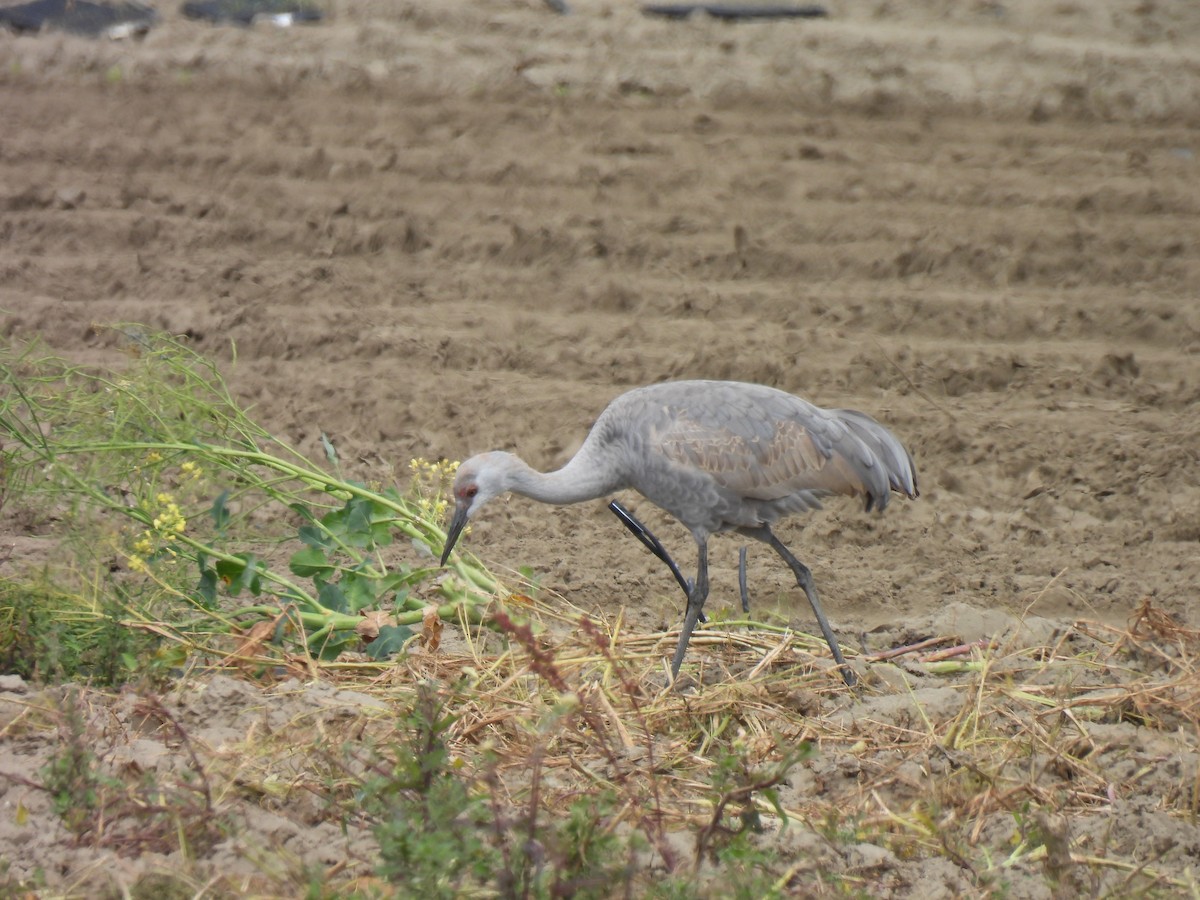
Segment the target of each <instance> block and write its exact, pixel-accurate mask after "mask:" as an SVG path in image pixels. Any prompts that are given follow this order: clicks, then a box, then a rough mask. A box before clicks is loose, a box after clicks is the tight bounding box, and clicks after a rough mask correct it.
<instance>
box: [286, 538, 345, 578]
mask: <svg viewBox="0 0 1200 900" xmlns="http://www.w3.org/2000/svg"><path fill="white" fill-rule="evenodd" d="M288 568H289V569H291V571H292V574H293V575H297V576H299V577H300V578H312V577H314V576H317V575H328V574H329V573H330V572H333V571H334V569H335V568H336V567H335V566H334V565H333V563H331V562H330V561H329V558H328V557H327V556H326V555H325V551H324V550H322V549H321V548H320V547H313V546H308V547H305V548H304V549H303V550H297V551H296V552H295V553H293V554H292V558H291V559H290V560H288Z"/></svg>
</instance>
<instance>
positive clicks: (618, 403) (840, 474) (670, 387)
mask: <svg viewBox="0 0 1200 900" xmlns="http://www.w3.org/2000/svg"><path fill="white" fill-rule="evenodd" d="M625 489H633V490H636V491H637V492H638V493H640V494H641V495H642V496H644V497H645V498H646V499H647V500H649V501H650V502H652V503H654V504H655V505H656V506H659V507H661V508H662V509H664V510H666V511H667V512H668V513H670V514H671V515H672V516H674V517H675V518H676V519H678V520H679V521H680V522H681V523H683V525H684V526H686V527H687V528H688V530H689V531H691V533H692V537H693V538H694V539H695V541H696V545H697V547H698V550H699V561H698V566H697V574H696V578H695V580H694V581H693V582H692V590H691V592H690V593H689V595H688V605H687V613H686V614H685V617H684V626H683V631H682V633H681V634H680V639H679V645H678V647H677V648H676V651H675V657H674V659H673V660H672V665H671V670H672V677H675V676H677V675H678V673H679V667H680V665H681V664H682V662H683V657H684V653H685V651H686V650H687V644H688V641H689V639H690V637H691V632H692V629H693V628H694V627H695V625H696V621H697V619H698V618H699V616H700V613H701V610H702V608H703V606H704V601H705V599H706V597H707V595H708V538H709V536H710V535H713V534H717V533H719V532H723V531H736V532H738V533H740V534H744V535H746V536H748V537H752V538H755V539H756V540H760V541H762V542H764V543H766V544H769V545H770V546H771V547H772V548H773V549H775V551H776V552H777V553H779V555H780V556H781V557H782V558H783V559H784V561H785V562H787V564H788V566H789V567H791V569H792V571H793V573H794V574H795V576H796V581H797V583H798V584H799V586H800V587H801V588H803V590H804V592H805V594H806V595H807V597H808V599H809V602H810V603H811V604H812V607H813V611H814V613H815V614H816V616H817V621H818V622H819V624H820V625H821V629H822V632H823V633H824V635H825V639H826V641H827V642H828V643H829V646H830V650H831V651H832V653H833V656H834V658H835V659H836V660H837V662H838V664H839V666H840V667H841V669H842V673H843V676H844V677H845V678H846V680H847V683H852V681H853V677H852V675H851V672H850V670H849V667H848V666H846V663H845V660H844V659H843V658H842V654H841V651H840V650H839V648H838V645H837V640H836V638H835V637H834V635H833V631H832V629H830V627H829V624H828V621H827V620H826V618H825V614H824V611H823V610H822V609H821V605H820V602H819V601H818V599H817V594H816V590H815V588H814V587H813V584H812V573H811V572H810V571H809V570H808V568H807V567H806V566H804V564H803V563H801V562H800V561H799V560H797V559H796V558H795V557H794V556H793V555H792V554H791V553H790V552H789V551H788V549H787V548H786V547H785V546H784V545H783V544H782V543H781V542H780V541H779V539H778V538H776V537H775V535H774V533H773V532H772V531H771V526H772V525H773V524H774V523H775V522H776V521H777V520H778V519H780V518H782V517H783V516H787V515H792V514H795V513H799V512H804V511H806V510H811V509H819V508H820V507H821V500H822V498H824V497H827V496H830V495H834V494H843V495H848V496H852V497H859V498H861V499H862V500H863V503H864V506H865V508H866V509H867V510H873V509H874V510H882V509H883V508H884V507H886V506H887V503H888V500H889V498H890V495H891V492H892V491H896V492H898V493H901V494H904V495H905V496H907V497H910V498H916V496H917V493H918V492H917V477H916V471H915V468H914V466H913V462H912V457H911V456H910V455H909V453H908V451H907V450H906V449H905V448H904V446H903V445H902V444H901V443H900V441H899V440H897V439H896V437H895V436H894V435H893V434H892V433H891V432H890V431H888V430H887V429H886V428H884V427H883V426H882V425H880V424H879V423H878V422H876V421H875V420H874V419H872V418H871V417H870V416H868V415H866V414H865V413H861V412H858V411H856V410H849V409H833V410H827V409H822V408H820V407H817V406H814V405H813V404H811V403H809V402H807V401H806V400H802V399H801V398H799V397H796V396H794V395H792V394H788V393H786V392H784V391H780V390H776V389H775V388H771V387H766V386H764V385H759V384H743V383H740V382H731V381H677V382H668V383H665V384H657V385H650V386H648V387H642V388H636V389H634V390H632V391H629V392H628V393H625V394H622V395H621V396H619V397H617V398H616V399H615V400H613V401H612V402H611V403H610V404H609V405H608V407H607V408H606V409H605V410H604V412H602V413H601V414H600V417H599V418H598V419H597V420H596V423H595V424H594V425H593V426H592V430H591V432H590V433H589V434H588V436H587V439H586V440H585V441H584V442H583V446H582V447H580V448H579V451H578V452H577V453H576V454H575V456H574V457H573V458H572V459H571V461H570V462H568V463H567V464H566V465H565V466H563V467H562V468H561V469H559V470H557V471H555V472H549V473H541V472H537V471H535V470H533V469H532V468H530V467H529V466H528V465H527V464H526V463H525V462H523V461H522V460H521V459H520V458H518V457H517V456H514V455H513V454H511V453H505V452H502V451H492V452H489V453H482V454H479V455H478V456H473V457H471V458H470V459H468V460H467V461H465V462H464V463H463V464H462V465H461V466H459V469H458V474H457V476H456V477H455V482H454V503H455V509H454V518H453V520H452V521H451V524H450V529H449V532H448V534H447V539H446V545H445V550H444V552H443V554H442V563H443V564H444V563H445V561H446V559H447V558H448V557H449V555H450V551H451V550H452V549H453V547H454V543H455V541H457V539H458V536H459V534H460V533H461V532H462V529H463V527H464V526H465V525H466V523H467V521H468V520H469V519H470V518H471V517H472V516H473V515H474V514H475V513H476V512H478V510H479V509H480V507H482V506H483V505H484V504H485V503H486V502H487V501H488V500H490V499H491V498H492V497H495V496H497V495H499V494H503V493H505V492H508V491H511V492H513V493H516V494H521V495H523V496H526V497H531V498H533V499H534V500H540V501H542V502H544V503H555V504H567V503H578V502H581V501H583V500H592V499H595V498H597V497H603V496H605V495H607V494H611V493H613V492H615V491H619V490H625Z"/></svg>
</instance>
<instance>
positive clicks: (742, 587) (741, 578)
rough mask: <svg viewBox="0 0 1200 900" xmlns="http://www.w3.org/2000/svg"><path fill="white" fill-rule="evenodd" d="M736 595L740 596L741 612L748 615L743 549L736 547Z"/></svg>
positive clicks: (748, 603) (748, 595) (747, 592)
mask: <svg viewBox="0 0 1200 900" xmlns="http://www.w3.org/2000/svg"><path fill="white" fill-rule="evenodd" d="M738 593H739V594H741V595H742V612H744V613H745V614H746V615H750V591H749V590H748V589H747V587H746V548H745V547H738Z"/></svg>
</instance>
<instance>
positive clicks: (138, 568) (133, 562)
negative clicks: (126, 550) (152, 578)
mask: <svg viewBox="0 0 1200 900" xmlns="http://www.w3.org/2000/svg"><path fill="white" fill-rule="evenodd" d="M149 569H150V567H149V566H147V565H146V561H145V560H144V559H142V558H141V557H140V556H137V555H136V554H133V553H130V554H129V571H131V572H147V571H149Z"/></svg>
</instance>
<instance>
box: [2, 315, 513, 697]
mask: <svg viewBox="0 0 1200 900" xmlns="http://www.w3.org/2000/svg"><path fill="white" fill-rule="evenodd" d="M125 332H126V333H127V334H128V336H129V338H130V349H131V353H132V355H133V359H132V361H131V364H130V366H129V367H128V368H127V369H125V370H123V371H121V372H120V373H112V372H105V371H96V370H88V369H84V368H82V367H78V366H74V365H71V364H69V363H67V362H66V361H63V360H60V359H57V358H55V357H53V356H50V355H47V354H45V353H44V352H43V351H41V350H40V348H39V347H38V346H37V345H36V344H23V345H22V344H9V345H7V346H4V347H0V434H3V444H2V450H0V452H2V454H3V457H2V469H0V475H2V477H3V482H4V497H5V499H6V500H7V501H8V502H9V503H17V504H19V503H25V504H30V505H36V506H37V507H38V508H40V509H41V510H43V512H44V513H45V514H47V515H49V516H51V517H52V518H53V519H55V520H56V522H57V525H58V528H57V529H56V531H57V532H58V534H59V535H60V537H61V539H62V540H63V541H64V542H66V543H70V542H73V543H74V545H75V549H77V550H79V551H80V553H81V555H82V556H83V557H86V556H88V555H90V556H91V557H92V559H91V560H89V561H88V562H89V563H90V565H91V566H93V567H101V568H107V571H101V572H100V575H99V576H98V579H99V582H102V583H103V588H102V589H100V590H95V591H93V592H92V593H94V594H98V595H103V596H104V597H105V598H106V599H105V600H104V602H103V603H100V604H98V603H97V602H92V603H84V602H82V594H83V593H84V591H83V590H82V589H81V585H82V576H81V575H80V571H79V569H80V566H81V563H82V562H83V560H82V559H81V558H80V556H76V557H75V558H74V559H70V560H69V561H68V560H67V559H66V557H67V556H68V554H63V557H64V561H63V564H61V565H59V566H58V567H57V571H56V572H54V573H52V577H53V576H58V577H59V578H61V577H62V574H63V570H65V569H70V568H72V566H74V568H75V569H76V571H75V573H74V574H75V576H76V590H75V591H73V592H68V593H74V594H75V595H79V596H80V598H81V602H79V603H78V604H77V605H76V608H75V609H74V610H72V614H73V615H74V617H75V618H76V619H79V620H91V621H90V622H89V624H88V627H99V625H97V624H96V623H102V622H104V621H110V622H118V621H119V622H120V627H121V628H122V629H126V630H127V629H128V628H130V627H132V628H135V629H138V628H140V629H142V630H143V631H149V632H152V633H154V634H155V635H156V637H157V638H159V639H162V638H170V639H174V640H176V641H178V642H182V643H186V644H188V645H190V646H191V647H193V648H196V649H199V648H203V649H205V650H206V651H216V652H224V653H226V654H228V653H230V652H233V653H235V654H236V655H238V656H240V657H243V658H253V657H255V656H257V655H261V654H263V653H264V652H266V651H267V650H268V648H270V647H276V648H277V650H276V651H275V653H276V655H278V653H302V654H303V655H305V656H311V657H315V658H318V659H324V660H329V659H334V658H336V657H338V656H339V655H340V654H342V653H344V652H346V651H347V650H362V649H366V651H367V652H368V653H369V655H370V656H372V657H374V658H385V657H387V656H390V655H392V654H394V653H396V652H397V651H399V650H400V649H401V648H402V647H403V646H404V644H405V642H406V641H408V640H409V639H410V638H411V637H412V636H413V634H414V627H415V626H422V625H424V624H425V623H427V622H429V621H430V618H431V616H433V617H436V618H439V619H441V620H445V621H455V622H457V621H460V620H461V621H466V622H472V623H475V624H479V623H481V622H482V621H483V619H484V611H485V610H486V608H487V606H488V605H489V604H490V603H491V602H493V601H494V600H495V599H496V597H497V596H499V595H500V594H501V589H500V586H499V585H498V583H497V582H496V580H495V579H494V578H493V577H492V576H491V575H490V574H489V573H488V572H487V571H486V570H485V569H484V568H483V567H482V566H480V565H479V564H478V563H477V562H475V561H474V560H473V559H471V558H469V557H463V556H461V555H458V556H456V558H455V559H454V560H452V561H451V565H450V566H449V568H448V570H447V571H443V570H442V568H441V567H440V566H437V565H436V564H435V563H434V553H435V551H438V550H440V548H441V545H442V543H443V542H444V541H445V533H444V532H443V530H442V527H441V512H442V510H443V509H444V500H443V499H442V498H441V493H442V491H443V490H444V488H445V486H446V483H447V480H448V479H449V478H450V477H452V475H453V465H452V464H448V463H432V464H431V463H427V462H425V461H423V460H421V461H414V464H413V476H414V477H413V485H412V488H411V489H409V490H407V491H403V492H402V491H401V489H400V488H398V487H396V486H368V485H366V484H363V483H360V482H357V481H353V480H351V479H347V478H345V477H343V476H341V475H339V474H337V468H338V459H337V454H336V450H335V448H334V447H333V446H332V445H331V444H330V443H329V442H328V441H327V440H326V441H325V444H324V445H325V449H326V462H327V463H328V464H329V465H330V467H331V468H330V469H329V470H327V469H325V468H322V467H320V466H318V465H317V464H315V463H313V462H312V461H310V460H308V459H306V458H305V457H304V456H303V455H302V454H301V453H299V452H298V451H296V450H295V449H294V448H292V447H289V446H288V445H286V444H285V443H283V442H282V441H280V440H278V439H277V438H276V437H274V436H273V435H271V434H269V433H268V432H267V431H265V430H264V429H263V428H261V427H260V426H259V425H257V424H256V423H255V422H254V421H253V420H252V419H250V417H249V416H248V415H247V414H246V413H245V411H244V410H243V409H242V408H241V407H240V406H239V405H238V404H237V403H236V402H235V401H234V400H233V398H232V397H231V396H230V394H229V391H228V389H227V387H226V385H225V382H224V380H223V379H222V377H221V375H220V373H219V372H218V371H217V369H216V368H215V366H214V365H213V364H212V363H210V362H209V361H207V360H205V359H204V358H202V357H200V356H199V355H198V354H196V353H194V352H193V351H192V350H190V349H189V348H188V347H187V346H186V345H185V344H184V343H182V342H180V341H178V340H175V339H173V338H170V337H167V336H164V335H148V334H145V333H143V332H141V331H140V330H136V329H125ZM264 523H265V527H264ZM396 535H400V536H401V537H403V538H407V540H408V547H407V548H402V547H399V545H396V544H395V543H394V539H395V536H396ZM289 544H290V545H291V547H292V548H294V549H290V550H289ZM104 557H107V559H104ZM9 587H10V588H11V590H9V591H8V594H9V595H13V596H15V595H16V594H19V593H20V587H19V586H18V585H10V586H9ZM418 588H419V590H418ZM168 609H169V614H165V611H166V610H168ZM59 612H60V613H61V612H64V611H63V610H61V609H60V610H59ZM8 614H9V616H10V618H11V619H12V621H13V623H14V625H15V626H17V631H18V637H17V638H16V639H15V640H14V641H12V642H10V645H9V646H8V647H7V648H6V647H3V646H0V653H5V652H7V653H9V654H10V655H11V656H12V658H13V659H16V657H18V656H20V657H22V658H23V659H24V660H25V661H24V662H22V663H21V664H20V668H19V670H20V671H24V672H29V673H30V674H32V672H33V666H32V665H31V663H30V662H29V661H28V660H29V659H30V658H31V657H32V656H34V655H37V654H38V653H39V652H42V651H43V650H44V652H45V655H46V656H47V658H48V659H54V660H55V665H54V673H55V674H60V675H63V676H74V675H76V674H86V673H85V672H84V671H82V669H81V665H84V664H82V663H77V662H75V661H74V659H73V658H72V657H71V656H70V654H69V653H66V652H65V651H64V653H58V652H57V651H56V649H55V648H54V647H52V646H50V645H51V644H53V643H54V642H55V641H59V643H60V644H61V643H63V642H64V641H65V642H66V643H67V644H68V645H69V644H72V643H78V641H76V640H75V638H78V637H79V635H78V634H67V633H65V632H63V631H62V629H61V628H50V627H46V626H43V625H42V624H40V620H37V619H38V617H35V616H32V613H31V612H30V607H29V605H28V604H26V603H24V602H17V603H14V605H13V606H12V607H9V613H8ZM55 618H56V619H57V620H61V619H62V616H61V615H56V616H55ZM219 634H223V635H235V636H239V637H240V638H241V640H240V641H239V642H237V643H235V644H232V645H230V644H222V643H221V642H220V641H213V640H212V637H213V636H214V635H219ZM60 639H61V640H60ZM114 642H116V643H114ZM151 643H152V642H151ZM93 646H95V647H97V648H102V649H101V650H100V651H99V652H101V653H102V654H108V655H109V657H110V658H112V659H116V660H125V661H126V662H129V661H131V660H133V659H135V658H138V657H140V656H141V655H142V654H143V653H144V651H145V650H146V649H147V647H146V646H143V645H139V644H137V643H136V642H133V643H125V644H123V643H121V642H119V641H117V639H116V638H115V637H113V636H111V635H110V636H108V637H104V636H96V638H95V640H94V641H93ZM39 648H41V649H39ZM110 650H111V651H115V653H108V651H110ZM126 668H129V669H132V668H134V667H132V666H126ZM43 674H51V673H43ZM107 679H108V681H109V683H115V681H117V680H119V679H118V678H117V677H116V673H113V672H110V673H107Z"/></svg>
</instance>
